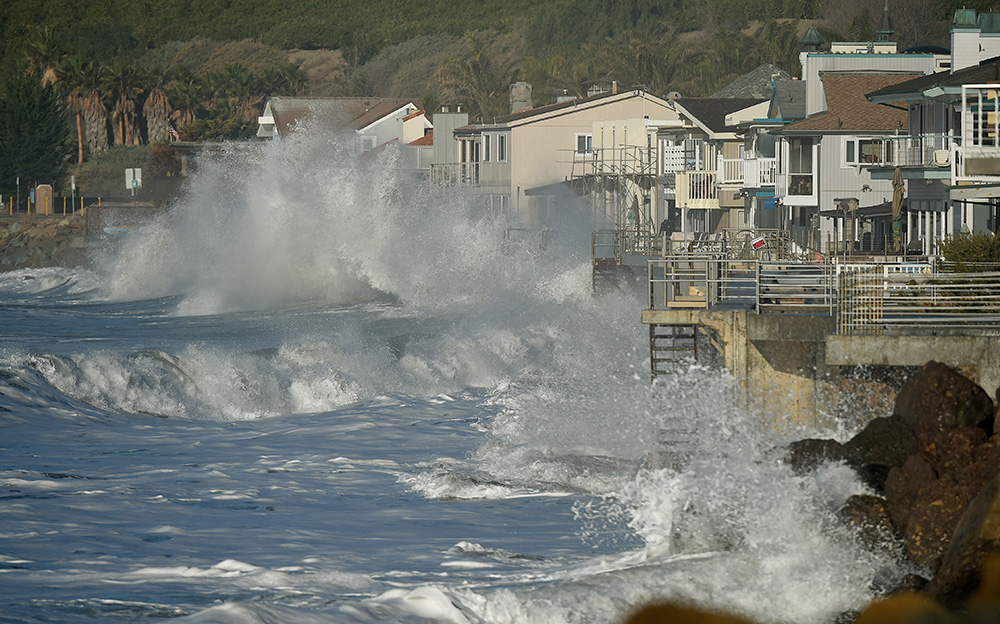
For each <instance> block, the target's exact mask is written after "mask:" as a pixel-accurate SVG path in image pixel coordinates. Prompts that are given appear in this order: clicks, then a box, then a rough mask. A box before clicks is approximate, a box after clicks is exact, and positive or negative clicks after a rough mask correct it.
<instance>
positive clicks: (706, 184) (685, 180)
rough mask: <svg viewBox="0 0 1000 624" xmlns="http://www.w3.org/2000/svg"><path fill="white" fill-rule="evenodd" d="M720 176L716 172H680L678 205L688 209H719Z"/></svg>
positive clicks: (678, 174)
mask: <svg viewBox="0 0 1000 624" xmlns="http://www.w3.org/2000/svg"><path fill="white" fill-rule="evenodd" d="M717 180H718V175H717V174H716V172H714V171H678V172H677V186H676V188H677V205H678V206H684V207H686V208H718V207H719V187H718V184H717V183H716V182H717Z"/></svg>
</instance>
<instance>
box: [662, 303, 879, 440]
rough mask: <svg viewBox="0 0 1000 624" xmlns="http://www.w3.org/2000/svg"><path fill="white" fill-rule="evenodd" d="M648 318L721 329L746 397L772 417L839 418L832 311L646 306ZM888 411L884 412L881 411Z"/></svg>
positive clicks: (784, 420) (809, 421) (806, 421)
mask: <svg viewBox="0 0 1000 624" xmlns="http://www.w3.org/2000/svg"><path fill="white" fill-rule="evenodd" d="M642 322H643V323H646V324H650V323H654V324H663V325H683V324H697V325H700V326H702V327H704V328H706V329H708V330H710V331H711V332H713V333H714V334H715V336H716V337H717V341H716V343H717V344H718V345H719V346H720V347H721V355H722V359H723V361H724V363H725V366H726V368H727V369H728V370H729V372H730V373H732V375H733V377H734V379H735V381H736V385H737V389H738V390H737V392H738V393H739V397H738V398H739V399H740V402H741V403H742V404H743V405H744V406H745V407H746V409H748V410H750V411H751V412H753V413H755V414H758V415H759V416H760V417H761V418H762V419H764V420H767V421H769V422H772V423H776V424H778V423H781V424H791V425H802V426H809V427H813V428H817V427H832V426H834V425H835V424H836V412H837V404H838V401H839V393H838V388H839V383H840V380H839V371H838V369H836V368H834V367H831V366H828V365H827V363H826V344H825V340H826V336H827V335H828V334H829V333H830V332H832V331H834V329H835V325H834V321H833V319H832V318H831V317H827V316H806V315H761V314H757V313H756V312H754V311H752V310H680V309H678V310H643V313H642ZM878 415H882V414H878Z"/></svg>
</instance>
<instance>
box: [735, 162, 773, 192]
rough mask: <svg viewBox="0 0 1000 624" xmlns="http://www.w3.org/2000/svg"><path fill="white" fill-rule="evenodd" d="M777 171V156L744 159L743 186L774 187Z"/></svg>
mask: <svg viewBox="0 0 1000 624" xmlns="http://www.w3.org/2000/svg"><path fill="white" fill-rule="evenodd" d="M777 172H778V159H777V158H748V159H746V160H744V161H743V187H744V188H773V187H774V185H775V181H776V180H777Z"/></svg>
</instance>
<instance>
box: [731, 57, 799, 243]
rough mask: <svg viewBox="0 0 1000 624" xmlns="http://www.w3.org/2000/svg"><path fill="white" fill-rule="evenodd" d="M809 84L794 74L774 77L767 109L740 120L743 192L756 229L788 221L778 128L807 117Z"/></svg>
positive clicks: (777, 228)
mask: <svg viewBox="0 0 1000 624" xmlns="http://www.w3.org/2000/svg"><path fill="white" fill-rule="evenodd" d="M805 87H806V85H805V83H804V82H803V81H801V80H797V79H792V78H781V77H776V78H775V79H774V80H772V81H771V94H770V100H769V101H768V105H767V112H766V113H765V114H764V115H763V116H761V117H754V118H753V119H751V120H749V121H744V122H743V123H739V124H736V125H737V126H738V131H739V132H740V133H741V134H742V135H743V196H744V201H745V212H746V220H747V222H748V226H749V227H750V228H753V229H756V230H773V231H780V230H783V228H784V222H783V221H782V219H781V218H780V216H781V211H780V210H777V202H776V199H775V185H776V183H777V171H778V157H777V151H776V148H777V137H776V136H775V135H774V134H773V132H774V131H776V130H780V129H781V128H782V127H783V126H785V125H787V124H790V123H794V122H796V121H799V120H801V119H803V118H805V115H806V97H805V94H806V89H805Z"/></svg>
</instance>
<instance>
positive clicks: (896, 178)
mask: <svg viewBox="0 0 1000 624" xmlns="http://www.w3.org/2000/svg"><path fill="white" fill-rule="evenodd" d="M903 191H904V186H903V172H902V170H900V168H899V167H896V171H895V172H894V173H893V174H892V248H893V251H899V250H900V247H901V246H902V245H901V244H900V238H901V234H902V229H903V228H902V223H901V222H900V221H901V217H900V215H901V214H902V212H903Z"/></svg>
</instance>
